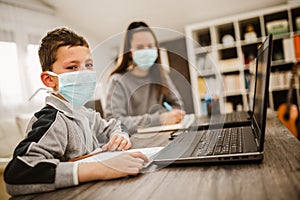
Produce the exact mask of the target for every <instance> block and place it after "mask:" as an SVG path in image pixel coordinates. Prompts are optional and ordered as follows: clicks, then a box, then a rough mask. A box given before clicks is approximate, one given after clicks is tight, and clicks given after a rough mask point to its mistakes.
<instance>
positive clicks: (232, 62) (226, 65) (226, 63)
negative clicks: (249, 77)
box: [218, 58, 240, 71]
mask: <svg viewBox="0 0 300 200" xmlns="http://www.w3.org/2000/svg"><path fill="white" fill-rule="evenodd" d="M239 65H240V62H239V59H238V58H230V59H225V60H220V61H219V64H218V67H219V69H220V71H231V70H235V69H238V68H239Z"/></svg>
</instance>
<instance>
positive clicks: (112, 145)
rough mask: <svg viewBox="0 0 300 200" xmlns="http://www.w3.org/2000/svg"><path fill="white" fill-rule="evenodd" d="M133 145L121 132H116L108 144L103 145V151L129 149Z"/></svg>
mask: <svg viewBox="0 0 300 200" xmlns="http://www.w3.org/2000/svg"><path fill="white" fill-rule="evenodd" d="M131 146H132V144H131V142H130V140H129V139H128V138H127V137H124V136H123V135H121V134H115V135H114V136H113V137H112V138H111V139H110V140H109V142H108V143H107V144H105V145H104V146H103V147H102V150H103V151H107V150H108V151H116V150H118V151H121V150H127V149H129V148H130V147H131Z"/></svg>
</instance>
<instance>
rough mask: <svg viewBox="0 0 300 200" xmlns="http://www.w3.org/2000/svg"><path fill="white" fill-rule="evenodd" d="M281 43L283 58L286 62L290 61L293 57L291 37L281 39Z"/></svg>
mask: <svg viewBox="0 0 300 200" xmlns="http://www.w3.org/2000/svg"><path fill="white" fill-rule="evenodd" d="M282 44H283V55H284V60H285V61H286V62H290V61H292V60H293V59H294V58H295V53H294V47H293V46H294V44H293V39H292V38H286V39H283V41H282Z"/></svg>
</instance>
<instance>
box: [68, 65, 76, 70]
mask: <svg viewBox="0 0 300 200" xmlns="http://www.w3.org/2000/svg"><path fill="white" fill-rule="evenodd" d="M67 69H70V70H71V69H73V70H74V69H77V66H75V65H73V66H68V67H67Z"/></svg>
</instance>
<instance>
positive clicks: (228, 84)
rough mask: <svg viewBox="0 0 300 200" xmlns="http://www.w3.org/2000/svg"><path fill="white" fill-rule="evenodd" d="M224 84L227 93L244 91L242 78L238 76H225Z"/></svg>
mask: <svg viewBox="0 0 300 200" xmlns="http://www.w3.org/2000/svg"><path fill="white" fill-rule="evenodd" d="M223 84H224V90H225V91H226V92H236V91H240V90H242V89H243V88H242V87H241V84H240V77H239V75H238V74H235V75H226V76H224V77H223Z"/></svg>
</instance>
